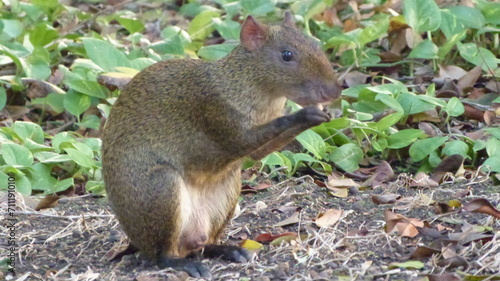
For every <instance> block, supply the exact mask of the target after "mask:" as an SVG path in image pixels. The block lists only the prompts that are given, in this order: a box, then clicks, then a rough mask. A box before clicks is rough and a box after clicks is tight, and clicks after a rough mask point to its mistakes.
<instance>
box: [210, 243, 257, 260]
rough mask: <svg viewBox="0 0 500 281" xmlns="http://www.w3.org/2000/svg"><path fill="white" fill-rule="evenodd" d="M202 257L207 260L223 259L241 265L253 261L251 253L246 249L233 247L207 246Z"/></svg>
mask: <svg viewBox="0 0 500 281" xmlns="http://www.w3.org/2000/svg"><path fill="white" fill-rule="evenodd" d="M201 255H202V256H203V257H207V258H223V259H225V260H229V261H233V262H239V263H246V262H249V261H250V260H251V259H252V256H251V255H250V252H248V251H247V250H246V249H244V248H241V247H238V246H231V245H215V244H210V245H206V246H205V248H204V249H203V251H202V252H201Z"/></svg>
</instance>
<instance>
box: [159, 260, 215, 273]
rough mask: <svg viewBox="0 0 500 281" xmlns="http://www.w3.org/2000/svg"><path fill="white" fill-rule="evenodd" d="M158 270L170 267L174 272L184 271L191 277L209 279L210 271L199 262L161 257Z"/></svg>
mask: <svg viewBox="0 0 500 281" xmlns="http://www.w3.org/2000/svg"><path fill="white" fill-rule="evenodd" d="M158 265H159V266H160V268H166V267H170V268H172V269H174V270H178V271H185V272H187V274H189V275H190V276H191V277H203V278H211V277H212V274H210V270H208V268H207V267H206V266H205V265H204V264H203V263H201V262H199V261H193V260H190V259H183V258H170V257H161V258H160V261H159V264H158Z"/></svg>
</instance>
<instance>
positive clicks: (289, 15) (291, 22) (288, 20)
mask: <svg viewBox="0 0 500 281" xmlns="http://www.w3.org/2000/svg"><path fill="white" fill-rule="evenodd" d="M283 24H284V25H287V26H291V27H295V20H294V19H293V15H292V13H291V12H290V11H286V12H285V18H284V19H283Z"/></svg>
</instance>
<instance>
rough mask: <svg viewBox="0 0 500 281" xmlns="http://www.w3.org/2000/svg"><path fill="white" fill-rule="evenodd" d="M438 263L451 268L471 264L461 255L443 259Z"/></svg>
mask: <svg viewBox="0 0 500 281" xmlns="http://www.w3.org/2000/svg"><path fill="white" fill-rule="evenodd" d="M437 264H438V265H439V266H442V267H448V268H449V269H451V268H456V267H459V266H463V267H467V266H469V263H468V262H467V260H465V259H464V258H463V257H459V256H455V257H453V258H449V259H444V260H441V261H439V262H438V263H437Z"/></svg>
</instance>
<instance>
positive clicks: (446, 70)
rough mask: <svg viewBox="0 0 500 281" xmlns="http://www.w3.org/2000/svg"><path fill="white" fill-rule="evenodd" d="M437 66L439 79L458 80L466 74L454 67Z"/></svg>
mask: <svg viewBox="0 0 500 281" xmlns="http://www.w3.org/2000/svg"><path fill="white" fill-rule="evenodd" d="M438 66H439V77H441V78H451V79H452V80H459V79H460V78H462V77H464V75H466V74H467V71H465V70H464V69H463V68H461V67H458V66H456V65H438Z"/></svg>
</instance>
